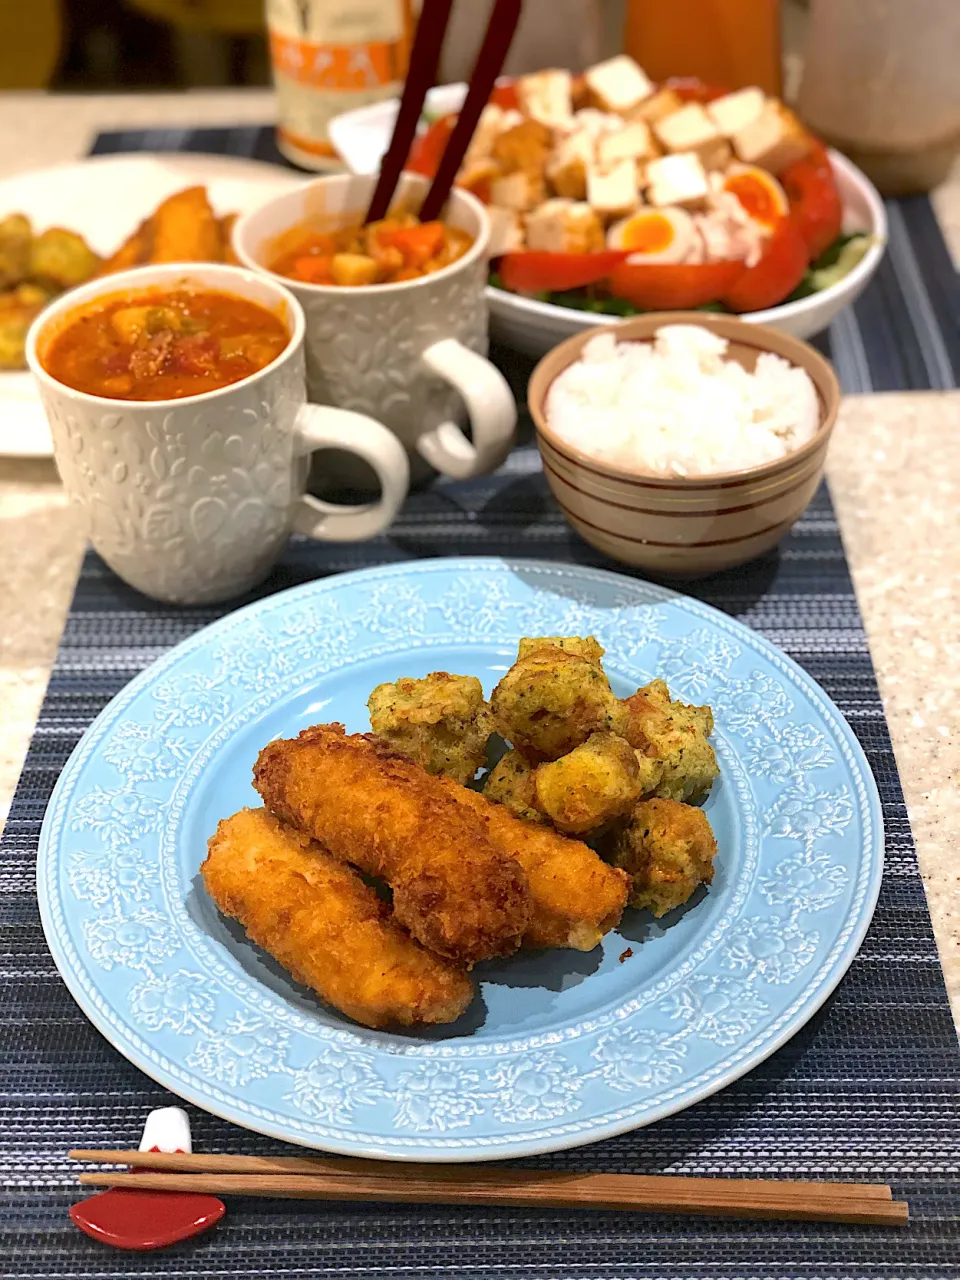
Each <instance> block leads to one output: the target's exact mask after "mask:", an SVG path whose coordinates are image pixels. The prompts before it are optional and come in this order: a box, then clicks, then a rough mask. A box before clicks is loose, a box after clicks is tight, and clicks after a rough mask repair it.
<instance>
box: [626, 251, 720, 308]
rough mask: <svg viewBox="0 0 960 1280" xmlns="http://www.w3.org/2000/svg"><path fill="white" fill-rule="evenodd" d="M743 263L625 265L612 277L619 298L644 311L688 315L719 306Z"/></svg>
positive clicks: (637, 263)
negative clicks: (688, 311)
mask: <svg viewBox="0 0 960 1280" xmlns="http://www.w3.org/2000/svg"><path fill="white" fill-rule="evenodd" d="M742 274H743V263H742V262H735V261H731V262H699V263H684V262H623V263H621V265H620V266H619V267H617V268H615V270H613V271H612V272H611V273H610V279H609V280H608V282H607V287H608V288H609V290H610V292H611V293H612V294H613V296H614V297H615V298H623V299H624V300H625V301H626V302H632V303H633V305H634V306H635V307H639V308H640V310H641V311H684V310H686V309H687V308H690V307H702V306H703V305H704V303H706V302H716V301H717V300H718V299H719V298H720V297H722V295H723V293H724V291H725V290H726V289H728V288H729V287H730V286H731V285H732V284H733V283H734V281H735V280H736V279H737V277H738V276H739V275H742Z"/></svg>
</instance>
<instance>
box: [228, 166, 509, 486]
mask: <svg viewBox="0 0 960 1280" xmlns="http://www.w3.org/2000/svg"><path fill="white" fill-rule="evenodd" d="M375 181H376V179H375V178H374V177H368V176H365V175H359V174H334V175H330V176H328V177H323V178H317V179H316V180H315V181H312V182H307V183H305V184H304V185H303V187H301V188H300V189H299V190H296V191H290V192H287V193H286V194H284V195H281V196H278V197H276V198H275V199H272V200H269V201H267V202H266V203H265V204H263V205H261V206H260V207H259V208H258V209H254V210H252V211H251V212H250V213H247V214H245V215H244V216H243V217H241V218H240V219H239V220H238V221H237V224H236V226H235V227H234V231H233V244H234V248H235V250H236V253H237V256H238V257H239V258H240V260H241V262H243V263H244V264H245V265H246V266H248V267H251V268H253V269H254V270H260V271H264V272H267V273H268V274H269V275H270V277H271V278H272V279H273V280H276V281H278V282H279V281H282V282H283V284H285V285H286V287H287V288H288V289H289V290H290V292H291V293H293V294H294V296H295V297H296V298H297V300H298V301H299V302H300V304H301V305H302V307H303V310H304V312H305V314H306V317H307V342H306V346H307V391H308V394H309V396H310V399H311V400H314V401H316V402H317V403H319V404H333V405H338V406H339V407H340V408H342V409H351V410H354V411H355V412H359V413H365V414H368V415H369V416H370V417H372V418H374V419H376V420H377V421H379V422H382V423H383V424H384V425H385V426H387V427H389V428H390V430H391V431H393V432H394V434H395V435H396V436H397V438H398V439H399V440H400V441H401V443H402V444H403V445H404V447H405V448H406V450H407V453H408V454H409V455H410V458H411V462H412V463H413V465H414V471H415V472H416V471H417V470H418V465H419V469H420V470H421V471H425V470H426V468H424V467H423V462H426V463H428V464H429V465H430V466H431V467H433V468H435V469H436V470H437V471H441V472H443V473H444V474H445V475H448V476H454V477H456V478H457V479H466V478H468V477H470V476H479V475H485V474H486V473H487V472H488V471H493V470H494V469H495V468H496V467H498V466H499V465H500V463H501V462H502V461H503V459H504V458H505V457H506V455H507V454H508V453H509V451H510V446H511V445H512V443H513V438H514V431H515V429H516V424H517V407H516V403H515V401H514V398H513V395H512V394H511V392H510V388H509V387H508V386H507V383H506V381H505V379H504V378H503V375H502V374H501V373H500V372H499V371H498V370H497V369H495V368H494V366H493V365H492V364H491V363H490V362H489V360H487V359H486V350H487V305H486V300H485V297H484V288H485V286H486V282H487V244H488V242H489V239H490V222H489V219H488V217H487V213H486V210H485V209H484V207H483V205H482V204H481V203H480V201H479V200H476V199H475V198H474V197H473V196H471V195H469V194H468V193H467V192H465V191H459V190H456V189H454V191H453V192H452V194H451V197H450V201H449V206H448V209H447V211H446V214H445V217H446V220H447V221H448V222H449V223H450V224H451V226H455V227H460V228H462V229H463V230H464V231H466V232H467V233H468V234H469V235H471V236H472V237H473V244H472V245H471V247H470V248H469V250H468V251H467V252H466V253H465V254H464V255H463V257H462V258H459V259H458V260H457V261H456V262H453V263H451V264H450V266H448V267H444V268H443V269H442V270H440V271H437V272H435V273H434V274H433V275H429V276H424V277H422V278H421V279H419V280H404V281H401V282H399V283H397V284H375V285H367V286H364V287H361V288H338V287H337V286H335V285H317V284H302V283H301V282H300V281H298V280H288V279H286V278H285V277H283V276H279V275H276V274H275V273H273V272H270V271H269V269H268V267H267V265H266V264H267V261H268V259H269V256H270V253H271V248H272V245H273V244H274V242H275V241H276V239H277V237H278V236H279V235H280V234H281V233H282V232H284V231H287V230H288V229H289V228H291V227H295V226H298V225H301V224H306V225H309V226H310V227H312V228H314V229H315V230H317V231H334V230H338V229H340V228H342V227H347V226H351V225H356V224H358V223H360V222H361V221H362V219H363V215H364V213H365V211H366V207H367V204H368V203H369V200H370V197H371V195H372V194H373V187H374V183H375ZM426 188H427V183H426V181H425V179H423V178H419V177H416V176H415V175H414V174H404V175H403V177H402V179H401V182H400V187H399V190H398V195H399V196H400V197H401V198H402V197H407V198H408V199H410V198H412V199H413V200H414V201H416V198H417V197H418V196H419V198H420V199H422V197H423V195H424V194H425V192H426ZM464 405H465V406H466V410H467V414H468V416H469V419H470V428H471V436H472V439H471V440H468V439H467V437H466V436H465V435H464V433H463V431H462V430H461V428H460V426H459V424H458V418H459V417H460V415H461V414H462V411H463V406H464ZM421 460H422V461H421Z"/></svg>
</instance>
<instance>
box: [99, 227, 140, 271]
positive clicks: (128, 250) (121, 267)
mask: <svg viewBox="0 0 960 1280" xmlns="http://www.w3.org/2000/svg"><path fill="white" fill-rule="evenodd" d="M152 248H153V215H152V214H151V215H150V217H149V218H144V220H143V221H142V222H141V223H140V225H139V226H138V227H136V228H135V229H134V230H133V231H131V232H130V234H129V235H128V236H127V238H126V240H124V242H123V244H122V245H120V247H119V248H118V249H115V250H114V252H113V253H112V254H111V255H110V257H109V258H106V259H105V260H104V262H103V263H102V264H101V266H100V270H99V271H98V272H97V275H98V276H110V275H113V273H114V272H115V271H126V270H128V268H130V267H140V266H143V264H144V263H145V262H148V261H149V259H150V251H151V249H152Z"/></svg>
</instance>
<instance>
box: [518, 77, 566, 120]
mask: <svg viewBox="0 0 960 1280" xmlns="http://www.w3.org/2000/svg"><path fill="white" fill-rule="evenodd" d="M572 79H573V77H572V76H571V75H570V72H569V71H556V70H554V71H538V72H536V74H535V75H529V76H521V77H520V79H519V80H518V81H517V97H518V99H519V101H520V106H521V108H522V109H523V111H524V112H525V113H526V114H527V115H528V116H530V118H531V119H533V120H539V121H540V123H541V124H546V125H550V126H551V127H552V126H554V125H560V126H563V125H565V124H567V123H568V122H569V121H570V119H571V117H572V116H573V98H572V95H571V81H572Z"/></svg>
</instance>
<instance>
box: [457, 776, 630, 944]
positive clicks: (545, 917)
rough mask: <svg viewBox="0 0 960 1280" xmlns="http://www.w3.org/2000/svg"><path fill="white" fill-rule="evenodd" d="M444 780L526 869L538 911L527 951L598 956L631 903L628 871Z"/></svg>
mask: <svg viewBox="0 0 960 1280" xmlns="http://www.w3.org/2000/svg"><path fill="white" fill-rule="evenodd" d="M438 781H439V782H440V783H441V784H442V786H443V787H445V788H446V790H447V792H448V794H449V795H451V796H452V797H454V798H455V799H456V800H457V802H458V804H459V805H460V807H461V809H470V810H472V811H473V813H475V814H476V815H477V817H479V818H480V819H481V820H482V822H483V823H484V825H485V827H486V830H487V833H488V834H489V837H490V839H491V840H492V841H493V842H494V843H495V844H496V846H497V847H498V848H499V849H501V850H502V851H503V852H504V853H506V854H509V855H510V857H511V858H515V859H516V861H517V862H518V863H519V865H520V866H521V867H522V868H523V871H524V874H525V875H526V878H527V885H528V886H529V890H530V897H531V899H532V906H533V909H532V912H531V916H530V923H529V926H528V928H527V930H526V933H525V934H524V938H523V945H524V946H525V947H572V948H573V949H574V950H576V951H592V950H593V948H594V947H595V946H597V944H598V943H599V942H600V939H601V938H602V937H603V935H604V934H605V933H609V931H610V930H611V929H614V928H616V926H617V924H618V923H619V920H620V917H621V915H622V914H623V908H624V906H625V904H626V901H627V888H628V885H629V878H628V877H627V875H626V873H625V872H623V871H620V870H619V869H618V868H616V867H610V866H608V865H607V864H606V863H605V862H604V861H603V860H602V859H601V858H599V857H598V856H597V854H595V853H594V851H593V850H592V849H589V848H587V846H586V845H585V844H583V843H582V842H581V841H579V840H571V839H570V838H569V837H567V836H562V835H560V833H559V832H558V831H554V830H552V829H551V828H550V827H541V826H537V825H536V824H535V823H533V822H524V821H523V819H522V818H518V817H516V816H515V815H514V814H512V813H511V812H510V810H509V809H507V808H505V807H504V806H503V805H502V804H494V803H493V802H491V801H490V800H487V799H486V798H485V797H484V796H482V795H480V794H478V793H477V792H476V791H471V790H470V789H469V788H468V787H461V786H460V785H459V784H458V783H456V782H453V781H452V780H451V779H450V778H440V779H438Z"/></svg>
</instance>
